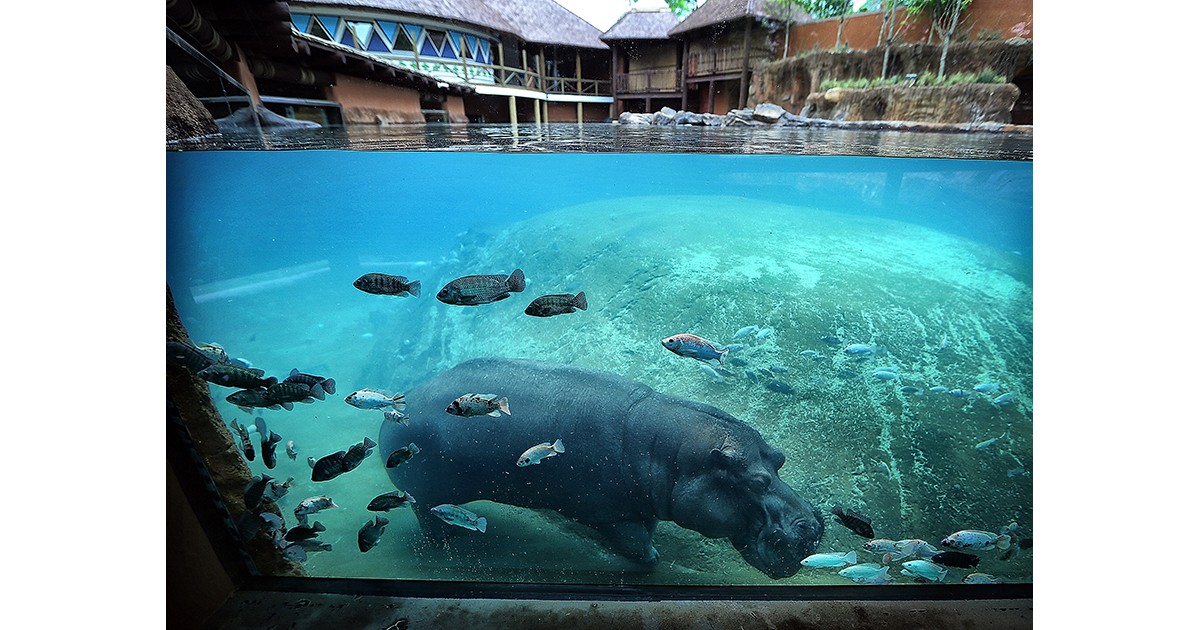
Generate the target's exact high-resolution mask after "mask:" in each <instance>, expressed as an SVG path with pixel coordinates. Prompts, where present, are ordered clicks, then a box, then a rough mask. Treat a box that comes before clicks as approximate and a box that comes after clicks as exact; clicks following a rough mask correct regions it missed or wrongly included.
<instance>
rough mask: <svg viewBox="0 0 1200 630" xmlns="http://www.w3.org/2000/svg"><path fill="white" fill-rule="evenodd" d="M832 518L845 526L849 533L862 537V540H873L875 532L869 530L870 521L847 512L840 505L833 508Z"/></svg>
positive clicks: (852, 512) (854, 513) (859, 515)
mask: <svg viewBox="0 0 1200 630" xmlns="http://www.w3.org/2000/svg"><path fill="white" fill-rule="evenodd" d="M832 512H833V516H834V518H836V519H837V521H838V522H839V523H841V524H842V525H845V526H846V527H847V528H848V529H849V530H850V531H852V532H854V533H855V534H858V535H859V536H862V537H863V538H874V537H875V530H874V529H872V528H871V519H869V518H867V517H865V516H863V515H862V514H859V513H857V512H854V511H853V510H847V509H845V508H843V507H842V506H840V505H835V506H833V510H832Z"/></svg>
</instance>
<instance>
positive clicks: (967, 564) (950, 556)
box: [930, 551, 979, 569]
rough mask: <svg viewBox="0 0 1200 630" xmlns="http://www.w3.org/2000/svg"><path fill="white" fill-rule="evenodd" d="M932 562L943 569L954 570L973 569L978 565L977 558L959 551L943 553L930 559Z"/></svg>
mask: <svg viewBox="0 0 1200 630" xmlns="http://www.w3.org/2000/svg"><path fill="white" fill-rule="evenodd" d="M930 560H932V561H933V562H936V563H937V564H940V565H942V566H944V567H954V568H956V569H973V568H975V567H976V566H978V565H979V556H977V555H975V554H973V553H963V552H961V551H943V552H941V553H938V554H934V556H933V557H932V558H930Z"/></svg>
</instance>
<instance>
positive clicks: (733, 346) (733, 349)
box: [725, 343, 746, 354]
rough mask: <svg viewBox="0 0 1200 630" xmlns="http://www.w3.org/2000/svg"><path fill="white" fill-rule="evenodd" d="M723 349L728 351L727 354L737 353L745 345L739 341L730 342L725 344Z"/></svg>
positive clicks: (743, 348) (744, 347)
mask: <svg viewBox="0 0 1200 630" xmlns="http://www.w3.org/2000/svg"><path fill="white" fill-rule="evenodd" d="M725 349H726V350H727V351H729V354H737V353H739V352H741V351H742V350H745V349H746V346H745V345H743V344H740V343H731V344H728V345H726V346H725Z"/></svg>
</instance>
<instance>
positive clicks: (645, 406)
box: [379, 358, 825, 579]
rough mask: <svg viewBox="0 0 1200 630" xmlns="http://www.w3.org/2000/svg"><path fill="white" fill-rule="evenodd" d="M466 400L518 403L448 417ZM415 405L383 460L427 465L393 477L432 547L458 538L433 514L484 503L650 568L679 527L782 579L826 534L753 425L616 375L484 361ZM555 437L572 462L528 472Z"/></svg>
mask: <svg viewBox="0 0 1200 630" xmlns="http://www.w3.org/2000/svg"><path fill="white" fill-rule="evenodd" d="M468 393H473V394H492V395H495V396H497V397H505V398H507V399H508V408H509V410H510V412H511V415H505V414H502V413H499V412H493V413H495V415H494V416H493V415H479V416H472V417H460V416H456V415H452V414H451V413H448V412H447V410H446V408H447V406H448V405H449V404H450V403H451V402H452V401H453V400H455V399H456V398H458V397H459V396H462V395H463V394H468ZM405 400H406V402H407V404H408V406H407V410H406V411H407V413H408V416H409V423H408V425H403V424H397V423H394V422H388V421H385V422H384V423H383V427H382V428H381V430H380V434H379V444H380V446H381V448H380V449H379V452H380V454H381V456H382V457H383V458H386V457H387V455H388V454H389V453H391V452H393V451H395V450H396V449H398V448H401V447H403V446H406V445H408V444H409V443H410V442H411V443H415V444H417V446H418V447H419V448H420V449H421V451H420V456H419V459H414V460H413V461H411V462H408V463H405V464H404V465H401V466H397V467H394V468H391V469H388V471H387V472H388V475H389V477H390V479H391V481H392V483H393V484H395V486H396V487H397V488H399V489H400V490H403V491H405V492H408V493H410V494H411V495H412V496H413V497H415V498H416V499H417V500H418V501H420V505H419V506H418V507H417V508H415V510H414V511H415V513H416V515H417V520H418V522H419V524H420V527H421V530H422V532H423V533H424V534H425V536H426V537H427V538H428V539H430V540H431V541H435V542H439V543H440V542H444V541H445V540H446V539H447V537H448V535H449V532H450V530H451V529H453V528H452V526H450V525H447V524H446V523H444V522H442V521H441V520H440V519H438V518H437V516H436V515H435V514H433V513H432V512H430V508H432V507H434V506H437V505H440V504H444V503H450V504H455V505H461V504H463V503H467V502H470V501H475V500H480V499H484V500H488V501H494V502H499V503H505V504H508V505H514V506H520V507H525V508H532V509H538V510H555V511H557V512H559V513H561V514H563V515H565V516H567V517H568V518H571V519H574V520H575V521H577V522H579V523H582V524H584V525H586V526H588V527H591V528H592V529H594V530H595V531H596V532H598V533H599V535H600V536H599V537H600V539H601V541H602V542H604V543H606V545H607V546H608V547H609V548H610V549H612V550H613V551H615V552H617V553H619V554H621V555H622V556H625V557H627V558H630V559H632V560H633V561H635V562H636V563H638V565H637V566H640V567H642V568H643V569H645V570H651V569H652V568H653V566H654V565H655V564H656V563H657V562H658V551H657V550H656V549H655V548H654V545H653V542H652V536H653V534H654V529H655V526H656V525H657V523H658V522H659V521H674V522H675V523H677V524H678V525H680V526H682V527H685V528H687V529H691V530H694V531H697V532H699V533H700V534H703V535H704V536H706V537H709V538H728V539H729V541H730V542H731V543H732V544H733V546H734V548H735V549H737V550H738V551H739V552H741V554H742V557H743V558H745V559H746V561H747V562H748V563H750V565H752V566H754V567H755V568H757V569H759V570H760V571H762V572H763V573H765V574H766V575H768V576H770V577H771V578H773V579H779V578H784V577H789V576H792V575H795V573H796V572H797V571H798V570H799V568H800V561H801V560H803V559H804V558H805V557H807V556H808V555H810V554H811V553H813V551H814V550H815V549H816V547H817V544H818V543H819V542H820V540H821V536H822V534H823V533H824V531H825V523H824V520H823V518H822V517H821V515H820V513H819V512H817V511H816V510H814V509H813V506H812V504H811V503H810V502H809V501H808V500H807V499H805V498H803V497H801V496H800V495H799V494H797V493H796V492H795V491H794V490H793V489H792V488H791V487H790V486H789V485H788V484H787V483H785V482H784V481H783V480H782V479H781V478H780V477H779V469H780V468H781V467H782V466H783V463H784V454H783V452H782V451H780V450H779V449H777V448H773V447H771V446H769V445H768V444H767V443H766V442H765V441H764V440H763V438H762V435H760V434H759V433H758V431H756V430H755V429H754V428H753V427H751V426H749V425H747V424H746V423H745V422H742V421H741V420H738V419H737V418H734V417H733V416H731V415H729V414H728V413H725V412H724V411H721V410H720V409H717V408H716V407H712V406H709V405H706V404H702V403H699V402H695V401H692V400H687V399H685V398H681V397H678V396H672V395H669V394H664V393H661V392H657V391H655V390H653V389H651V388H650V387H647V386H645V385H643V384H640V383H638V382H636V381H633V380H630V379H626V378H624V377H621V376H618V375H615V374H610V373H605V372H600V371H595V370H589V369H584V368H580V367H574V366H569V365H559V364H552V363H543V362H538V361H532V360H523V359H504V358H479V359H473V360H470V361H466V362H464V363H461V364H459V365H457V366H455V367H454V368H452V369H450V370H447V371H445V372H442V373H440V374H438V375H436V376H434V377H433V378H431V379H429V380H428V381H425V382H424V383H422V384H420V385H417V386H416V387H414V388H413V389H412V390H410V391H408V392H406V393H405ZM556 440H562V445H563V446H564V447H565V448H564V452H562V453H557V454H555V455H554V456H550V457H545V458H544V459H542V460H541V461H539V462H538V463H537V464H536V465H523V466H518V465H517V461H518V459H519V458H521V456H522V454H523V453H524V452H525V451H526V450H528V449H529V448H530V447H532V446H535V445H538V444H542V443H553V442H555V441H556ZM481 511H483V510H481ZM460 531H461V530H460ZM475 535H486V534H479V533H477V534H475Z"/></svg>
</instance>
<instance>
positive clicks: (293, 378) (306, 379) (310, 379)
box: [283, 368, 337, 395]
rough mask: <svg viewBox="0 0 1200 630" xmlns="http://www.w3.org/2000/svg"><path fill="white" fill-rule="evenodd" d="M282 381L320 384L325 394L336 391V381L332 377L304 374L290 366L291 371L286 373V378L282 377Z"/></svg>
mask: <svg viewBox="0 0 1200 630" xmlns="http://www.w3.org/2000/svg"><path fill="white" fill-rule="evenodd" d="M283 382H284V383H299V384H301V385H308V386H310V387H311V386H313V385H320V386H321V390H322V391H324V392H325V393H326V394H330V395H332V394H336V393H337V382H336V381H334V380H333V379H331V378H325V377H324V376H317V375H315V374H305V373H304V372H301V371H300V370H298V369H296V368H292V371H291V373H290V374H288V375H287V378H285V379H283Z"/></svg>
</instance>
